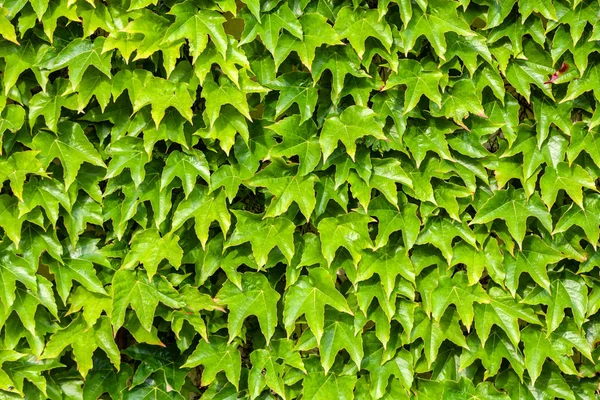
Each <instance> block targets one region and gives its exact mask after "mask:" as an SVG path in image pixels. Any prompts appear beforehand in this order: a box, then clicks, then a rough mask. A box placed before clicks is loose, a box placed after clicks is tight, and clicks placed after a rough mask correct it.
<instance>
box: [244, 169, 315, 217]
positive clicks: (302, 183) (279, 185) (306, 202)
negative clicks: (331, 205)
mask: <svg viewBox="0 0 600 400" xmlns="http://www.w3.org/2000/svg"><path fill="white" fill-rule="evenodd" d="M315 180H317V177H316V176H315V175H309V176H304V177H303V176H299V174H298V167H297V166H296V165H293V164H288V163H286V162H285V161H284V160H282V159H281V158H273V159H272V160H271V163H270V164H269V165H268V166H267V167H266V168H264V169H262V170H261V171H259V172H258V173H257V174H256V175H254V176H253V177H252V178H251V179H250V180H248V181H246V182H247V184H248V185H250V186H258V187H266V188H267V189H268V191H269V192H270V193H272V194H273V199H272V200H271V203H270V204H269V206H268V207H267V210H266V212H265V218H269V217H277V216H278V215H281V214H283V213H285V212H286V211H287V210H288V208H289V207H290V205H291V204H292V202H295V203H296V204H298V207H299V208H300V211H301V212H302V214H303V215H304V217H305V218H306V220H307V221H308V220H310V216H311V214H312V212H313V210H314V209H315V205H316V199H315V196H314V182H315Z"/></svg>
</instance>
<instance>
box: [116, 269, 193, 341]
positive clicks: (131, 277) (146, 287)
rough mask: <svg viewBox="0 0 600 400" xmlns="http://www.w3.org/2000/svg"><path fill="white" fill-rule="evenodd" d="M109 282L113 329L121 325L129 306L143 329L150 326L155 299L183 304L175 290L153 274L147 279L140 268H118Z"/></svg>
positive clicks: (169, 305) (156, 301) (170, 304)
mask: <svg viewBox="0 0 600 400" xmlns="http://www.w3.org/2000/svg"><path fill="white" fill-rule="evenodd" d="M112 282H113V283H112V289H113V293H112V298H113V302H112V316H111V322H112V325H113V329H115V330H117V329H119V328H120V327H121V326H123V323H124V321H125V312H126V311H127V307H128V306H129V305H131V307H132V309H133V310H134V311H135V313H136V314H137V316H138V318H139V320H140V323H141V324H142V326H143V327H144V329H146V330H147V331H149V330H150V329H151V328H152V320H153V319H154V312H155V310H156V307H157V306H158V303H159V302H160V303H163V304H164V305H166V306H168V307H171V308H180V307H183V305H184V304H183V303H182V301H181V297H180V296H179V293H177V291H176V290H175V289H174V288H173V286H172V285H171V284H170V283H169V282H167V280H166V279H165V278H162V277H160V278H159V277H157V276H154V278H153V279H152V281H149V280H148V276H147V274H145V273H143V272H141V271H130V270H125V269H121V270H119V271H117V272H116V273H115V275H114V276H113V281H112Z"/></svg>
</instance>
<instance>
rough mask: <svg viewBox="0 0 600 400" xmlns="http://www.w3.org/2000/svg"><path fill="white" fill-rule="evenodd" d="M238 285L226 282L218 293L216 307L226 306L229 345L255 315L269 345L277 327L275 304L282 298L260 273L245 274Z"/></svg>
mask: <svg viewBox="0 0 600 400" xmlns="http://www.w3.org/2000/svg"><path fill="white" fill-rule="evenodd" d="M241 283H242V284H241V288H239V287H238V286H236V285H235V284H233V283H231V282H230V281H227V282H225V284H224V285H223V287H222V288H221V290H219V293H217V303H219V304H222V305H226V306H227V308H228V309H229V311H230V313H229V316H228V318H227V326H228V331H229V343H231V342H232V341H233V339H235V337H236V336H237V335H239V333H240V331H241V329H242V324H243V322H244V320H245V319H246V318H247V317H249V316H250V315H255V316H256V317H257V318H258V322H259V323H260V326H261V330H262V331H263V333H264V335H265V339H266V340H267V344H268V343H269V342H270V340H271V338H272V337H273V334H274V333H275V328H276V326H277V302H278V301H279V298H280V297H281V296H280V295H279V293H277V292H276V291H275V290H273V288H272V287H271V284H270V283H269V281H268V280H267V278H266V277H265V276H264V275H261V274H259V273H254V272H246V273H245V274H243V275H242V282H241Z"/></svg>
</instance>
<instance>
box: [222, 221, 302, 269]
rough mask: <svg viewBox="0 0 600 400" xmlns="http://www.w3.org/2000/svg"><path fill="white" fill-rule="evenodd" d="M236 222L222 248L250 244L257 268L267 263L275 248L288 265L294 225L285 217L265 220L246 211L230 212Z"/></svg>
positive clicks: (292, 249)
mask: <svg viewBox="0 0 600 400" xmlns="http://www.w3.org/2000/svg"><path fill="white" fill-rule="evenodd" d="M232 212H233V214H234V215H235V218H236V220H237V222H236V224H235V230H234V231H233V233H232V234H231V237H230V238H229V240H228V241H227V243H226V244H225V246H224V249H228V248H230V247H233V246H239V245H240V244H242V243H246V242H250V244H251V245H252V253H253V254H254V258H255V259H256V262H257V263H258V266H259V267H263V266H264V265H265V264H266V263H267V259H268V257H269V253H270V252H271V250H273V248H274V247H277V248H278V249H279V250H280V251H281V253H283V255H284V256H285V258H286V260H287V261H288V263H290V262H291V259H292V257H293V256H294V229H295V225H294V224H293V223H292V221H290V220H289V219H287V218H285V217H281V216H280V217H276V218H266V217H264V216H261V215H260V214H252V213H249V212H247V211H232Z"/></svg>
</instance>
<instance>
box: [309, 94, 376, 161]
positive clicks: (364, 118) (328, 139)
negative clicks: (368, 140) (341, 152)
mask: <svg viewBox="0 0 600 400" xmlns="http://www.w3.org/2000/svg"><path fill="white" fill-rule="evenodd" d="M366 135H371V136H373V137H375V138H377V139H381V140H387V139H386V137H385V135H384V133H383V131H382V130H381V125H380V123H379V122H378V121H377V120H376V119H375V113H374V112H373V111H372V110H370V109H368V108H364V107H360V106H351V107H348V108H346V109H345V110H344V111H343V112H342V113H341V114H340V116H339V117H338V116H335V117H330V118H327V119H326V120H325V123H324V125H323V130H322V131H321V136H320V138H319V141H320V143H321V149H323V160H327V158H329V156H330V155H331V154H332V153H333V151H334V150H335V148H336V147H337V144H338V141H341V142H342V143H343V144H344V146H345V147H346V152H347V153H348V154H349V155H350V157H351V158H352V160H353V161H354V157H355V154H356V140H357V139H359V138H362V137H363V136H366Z"/></svg>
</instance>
